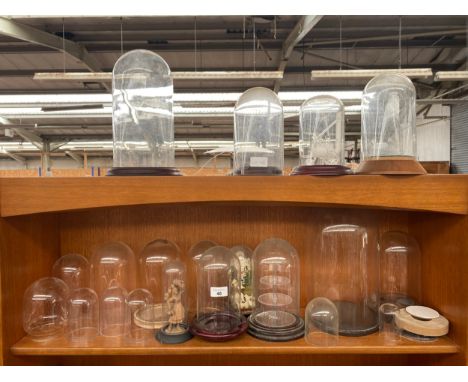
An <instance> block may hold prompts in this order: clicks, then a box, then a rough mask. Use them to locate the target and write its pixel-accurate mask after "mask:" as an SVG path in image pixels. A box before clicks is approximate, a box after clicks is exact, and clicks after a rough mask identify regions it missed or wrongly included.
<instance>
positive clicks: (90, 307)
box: [67, 288, 99, 345]
mask: <svg viewBox="0 0 468 382" xmlns="http://www.w3.org/2000/svg"><path fill="white" fill-rule="evenodd" d="M67 307H68V326H67V332H68V338H69V340H70V341H71V342H72V343H76V344H80V345H87V344H89V343H92V342H93V341H94V339H95V338H96V336H97V335H98V334H99V298H98V296H97V294H96V292H95V291H93V290H92V289H89V288H78V289H74V290H73V291H71V292H70V295H69V296H68V302H67Z"/></svg>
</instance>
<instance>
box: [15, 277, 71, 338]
mask: <svg viewBox="0 0 468 382" xmlns="http://www.w3.org/2000/svg"><path fill="white" fill-rule="evenodd" d="M68 294H69V289H68V286H67V284H65V283H64V282H63V281H62V280H60V279H58V278H56V277H44V278H42V279H39V280H37V281H35V282H34V283H32V284H31V285H30V286H29V287H28V289H26V291H25V292H24V296H23V328H24V330H25V331H26V333H28V334H29V335H30V336H31V339H33V340H34V341H39V342H40V341H48V340H50V339H52V338H55V337H57V336H60V335H62V334H63V332H64V328H65V326H66V323H67V297H68Z"/></svg>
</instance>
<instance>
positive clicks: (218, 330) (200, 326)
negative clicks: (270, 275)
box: [190, 246, 247, 341]
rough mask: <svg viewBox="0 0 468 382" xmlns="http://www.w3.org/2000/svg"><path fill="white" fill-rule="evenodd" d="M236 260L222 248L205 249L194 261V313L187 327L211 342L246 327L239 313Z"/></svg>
mask: <svg viewBox="0 0 468 382" xmlns="http://www.w3.org/2000/svg"><path fill="white" fill-rule="evenodd" d="M240 298H241V294H240V264H239V259H238V258H237V257H236V256H235V255H234V254H233V253H232V251H231V250H230V249H228V248H226V247H222V246H217V247H212V248H210V249H208V250H207V251H205V253H204V254H203V256H202V257H201V258H200V260H198V261H197V315H196V317H195V318H194V320H193V322H192V325H191V327H190V330H191V331H192V333H193V334H195V335H197V336H200V337H202V338H204V339H207V340H211V341H226V340H229V339H232V338H234V337H237V336H238V335H240V334H242V333H243V332H244V331H245V330H246V329H247V322H246V321H245V318H244V316H242V315H241V312H240Z"/></svg>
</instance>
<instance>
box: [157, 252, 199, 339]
mask: <svg viewBox="0 0 468 382" xmlns="http://www.w3.org/2000/svg"><path fill="white" fill-rule="evenodd" d="M163 283H164V290H165V291H166V293H165V295H164V302H165V304H164V308H165V312H166V315H167V322H168V323H167V324H166V325H165V326H164V327H162V328H161V330H159V331H158V332H157V333H156V339H157V340H158V341H159V342H161V343H162V344H180V343H183V342H186V341H188V340H189V339H190V338H192V334H191V333H190V332H189V326H188V324H187V294H186V288H187V278H186V269H185V265H184V263H182V262H181V261H179V260H173V261H171V262H169V263H167V264H166V265H165V267H164V280H163Z"/></svg>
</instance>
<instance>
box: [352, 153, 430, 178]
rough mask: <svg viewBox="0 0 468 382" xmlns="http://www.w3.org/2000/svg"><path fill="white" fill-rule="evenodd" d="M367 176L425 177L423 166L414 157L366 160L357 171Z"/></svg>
mask: <svg viewBox="0 0 468 382" xmlns="http://www.w3.org/2000/svg"><path fill="white" fill-rule="evenodd" d="M356 173H357V174H366V175H424V174H427V172H426V170H425V169H424V167H423V166H421V164H420V163H419V162H418V161H417V160H416V159H414V158H413V157H381V158H378V159H376V158H368V159H366V160H364V161H363V162H362V163H361V164H360V165H359V167H358V169H357V170H356Z"/></svg>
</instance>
